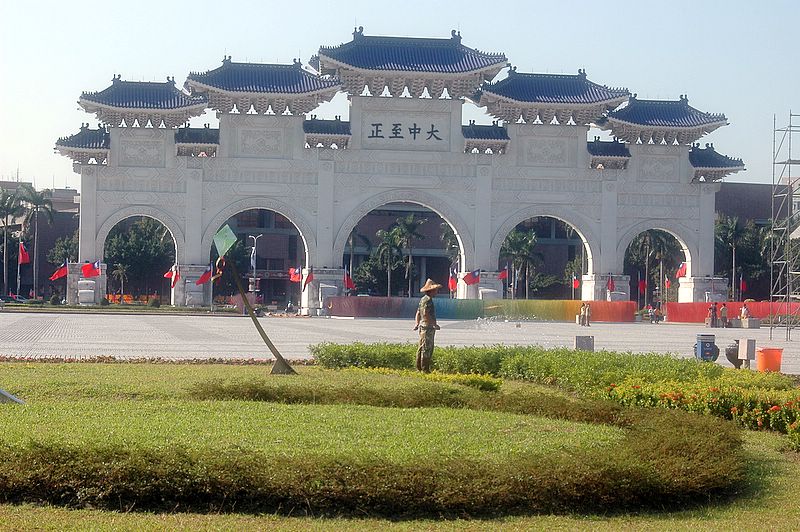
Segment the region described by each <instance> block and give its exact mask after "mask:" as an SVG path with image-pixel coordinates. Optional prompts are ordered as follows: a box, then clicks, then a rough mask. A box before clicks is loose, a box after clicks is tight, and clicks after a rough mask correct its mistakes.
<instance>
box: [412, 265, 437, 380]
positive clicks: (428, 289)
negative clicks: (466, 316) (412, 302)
mask: <svg viewBox="0 0 800 532" xmlns="http://www.w3.org/2000/svg"><path fill="white" fill-rule="evenodd" d="M441 287H442V285H440V284H438V283H434V282H433V281H432V280H430V279H428V280H427V281H425V284H424V285H423V286H422V288H420V289H419V291H420V292H422V293H423V294H425V295H424V296H422V298H421V299H420V300H419V308H417V315H416V317H415V318H414V322H415V323H414V330H415V331H416V330H419V347H418V348H417V369H418V370H419V371H424V372H425V373H430V371H431V359H432V358H433V336H434V334H436V331H438V330H439V325H438V324H437V323H436V309H435V308H434V306H433V297H434V296H435V295H436V294H437V293H438V292H439V289H440V288H441Z"/></svg>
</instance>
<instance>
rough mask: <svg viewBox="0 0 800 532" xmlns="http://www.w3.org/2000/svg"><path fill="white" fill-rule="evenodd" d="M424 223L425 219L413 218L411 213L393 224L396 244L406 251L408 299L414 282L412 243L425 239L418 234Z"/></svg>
mask: <svg viewBox="0 0 800 532" xmlns="http://www.w3.org/2000/svg"><path fill="white" fill-rule="evenodd" d="M425 222H427V219H425V218H415V217H414V213H413V212H412V213H410V214H409V215H407V216H403V217H401V218H398V219H397V221H396V222H395V228H394V230H395V231H396V232H397V243H398V244H399V245H400V247H401V248H403V249H405V251H406V281H408V297H411V294H412V290H411V286H412V282H413V280H414V275H413V269H412V266H413V262H412V261H413V258H412V255H413V248H414V241H416V240H422V239H424V238H425V236H424V235H423V234H422V233H420V232H419V228H420V226H422V225H423V224H424V223H425Z"/></svg>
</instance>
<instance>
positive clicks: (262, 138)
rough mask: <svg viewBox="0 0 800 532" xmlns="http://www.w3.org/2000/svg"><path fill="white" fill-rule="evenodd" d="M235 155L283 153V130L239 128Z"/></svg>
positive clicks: (269, 155)
mask: <svg viewBox="0 0 800 532" xmlns="http://www.w3.org/2000/svg"><path fill="white" fill-rule="evenodd" d="M237 140H238V148H239V149H238V150H237V155H239V156H243V157H266V158H270V157H280V156H282V155H283V130H281V129H240V130H239V138H238V139H237Z"/></svg>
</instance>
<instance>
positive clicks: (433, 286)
mask: <svg viewBox="0 0 800 532" xmlns="http://www.w3.org/2000/svg"><path fill="white" fill-rule="evenodd" d="M441 287H442V285H440V284H439V283H434V282H433V281H431V280H430V279H428V280H427V281H425V286H423V287H422V288H420V289H419V291H420V292H430V291H431V290H436V289H437V288H441Z"/></svg>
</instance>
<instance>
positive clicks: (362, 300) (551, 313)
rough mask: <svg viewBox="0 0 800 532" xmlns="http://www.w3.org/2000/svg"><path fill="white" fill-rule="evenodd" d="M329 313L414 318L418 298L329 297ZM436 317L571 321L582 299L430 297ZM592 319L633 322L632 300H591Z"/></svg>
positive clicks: (327, 301) (365, 316) (451, 318)
mask: <svg viewBox="0 0 800 532" xmlns="http://www.w3.org/2000/svg"><path fill="white" fill-rule="evenodd" d="M325 301H326V306H327V309H328V312H329V313H330V314H331V315H332V316H349V317H356V318H405V319H414V314H415V313H416V311H417V306H418V304H419V298H418V297H415V298H405V297H347V296H333V297H329V298H327V299H326V300H325ZM433 303H434V306H435V307H436V317H437V318H439V319H444V320H474V319H477V318H487V317H498V318H499V317H505V318H508V319H528V320H542V321H575V316H576V315H577V314H578V312H579V311H580V308H581V304H582V303H583V301H576V300H538V299H536V300H535V299H527V300H510V299H484V300H480V299H448V298H441V297H436V298H434V299H433ZM589 303H590V305H591V309H592V317H591V319H592V321H607V322H631V321H634V313H635V312H636V302H634V301H591V302H589Z"/></svg>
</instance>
